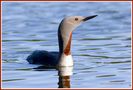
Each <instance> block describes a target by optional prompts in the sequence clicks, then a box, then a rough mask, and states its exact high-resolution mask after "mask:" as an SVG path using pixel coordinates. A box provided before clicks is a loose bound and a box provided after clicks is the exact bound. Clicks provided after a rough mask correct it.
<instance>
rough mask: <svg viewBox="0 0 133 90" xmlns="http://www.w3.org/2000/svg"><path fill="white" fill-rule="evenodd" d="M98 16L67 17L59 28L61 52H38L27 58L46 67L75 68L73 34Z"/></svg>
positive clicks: (31, 62)
mask: <svg viewBox="0 0 133 90" xmlns="http://www.w3.org/2000/svg"><path fill="white" fill-rule="evenodd" d="M96 16H97V15H92V16H88V17H83V16H69V17H65V18H64V19H63V20H62V21H61V23H60V24H59V27H58V43H59V52H48V51H45V50H36V51H33V52H32V53H31V55H29V56H28V57H27V59H26V60H27V61H28V62H29V63H30V64H42V65H45V66H73V59H72V54H71V40H72V32H73V31H74V30H75V28H76V27H78V26H79V25H80V24H81V23H83V22H85V21H87V20H90V19H92V18H94V17H96Z"/></svg>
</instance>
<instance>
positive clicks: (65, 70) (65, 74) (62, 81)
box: [33, 66, 73, 88]
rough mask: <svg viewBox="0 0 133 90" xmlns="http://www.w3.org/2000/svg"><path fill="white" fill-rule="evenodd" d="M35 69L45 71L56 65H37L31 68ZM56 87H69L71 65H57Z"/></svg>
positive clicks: (71, 71) (71, 72)
mask: <svg viewBox="0 0 133 90" xmlns="http://www.w3.org/2000/svg"><path fill="white" fill-rule="evenodd" d="M33 69H34V70H35V71H47V70H53V69H56V67H48V66H39V67H36V68H33ZM57 70H58V76H59V78H58V79H59V81H58V88H70V86H71V84H70V76H71V75H72V74H73V66H66V67H65V66H63V67H58V68H57Z"/></svg>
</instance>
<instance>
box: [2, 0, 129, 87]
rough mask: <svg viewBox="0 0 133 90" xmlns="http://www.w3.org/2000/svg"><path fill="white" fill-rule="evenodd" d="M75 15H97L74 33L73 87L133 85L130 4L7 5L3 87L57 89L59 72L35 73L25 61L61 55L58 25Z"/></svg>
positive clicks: (3, 10)
mask: <svg viewBox="0 0 133 90" xmlns="http://www.w3.org/2000/svg"><path fill="white" fill-rule="evenodd" d="M73 15H81V16H89V15H98V16H97V17H96V18H94V19H92V20H90V21H87V22H86V23H84V24H82V25H80V26H79V27H78V28H77V29H76V30H75V31H74V32H73V40H72V55H73V59H74V70H73V75H72V76H71V81H70V82H71V88H130V87H131V3H130V2H3V3H2V87H3V88H58V71H57V70H55V69H43V70H36V69H34V68H36V67H38V66H39V65H31V64H28V63H27V62H26V57H27V56H28V55H29V54H30V53H31V52H32V51H34V50H48V51H58V41H57V40H58V38H57V30H58V25H59V23H60V22H61V20H62V19H63V18H64V17H66V16H73Z"/></svg>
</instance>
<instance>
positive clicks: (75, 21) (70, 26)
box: [62, 15, 97, 31]
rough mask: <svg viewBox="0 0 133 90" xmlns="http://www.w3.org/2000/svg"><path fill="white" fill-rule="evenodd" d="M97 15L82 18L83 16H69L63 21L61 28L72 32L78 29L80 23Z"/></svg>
mask: <svg viewBox="0 0 133 90" xmlns="http://www.w3.org/2000/svg"><path fill="white" fill-rule="evenodd" d="M96 16H97V15H93V16H88V17H83V16H70V17H66V18H64V19H63V23H62V26H63V27H64V28H66V29H67V30H72V31H73V30H74V29H75V28H76V27H78V26H79V25H80V24H81V23H83V22H85V21H88V20H90V19H92V18H94V17H96Z"/></svg>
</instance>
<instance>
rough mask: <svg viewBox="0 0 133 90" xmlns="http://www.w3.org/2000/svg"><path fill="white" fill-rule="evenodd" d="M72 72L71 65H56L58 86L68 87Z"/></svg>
mask: <svg viewBox="0 0 133 90" xmlns="http://www.w3.org/2000/svg"><path fill="white" fill-rule="evenodd" d="M72 74H73V67H68V66H67V67H58V75H59V82H58V85H59V87H58V88H70V86H71V84H70V76H71V75H72Z"/></svg>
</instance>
